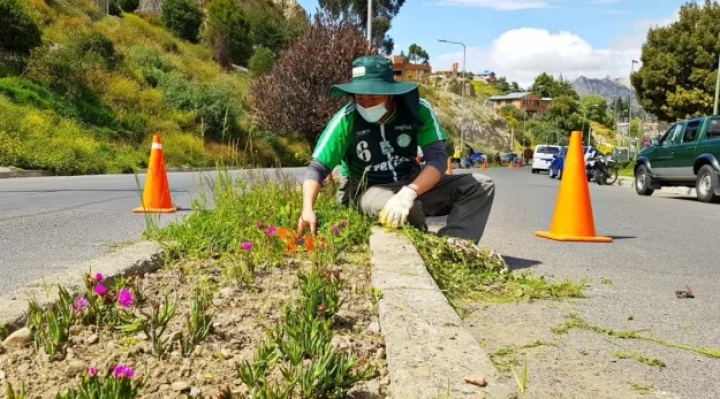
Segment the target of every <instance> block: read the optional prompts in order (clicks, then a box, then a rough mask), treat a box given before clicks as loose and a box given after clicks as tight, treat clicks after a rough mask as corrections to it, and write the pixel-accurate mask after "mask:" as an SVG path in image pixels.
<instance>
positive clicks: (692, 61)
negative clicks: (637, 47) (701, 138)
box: [630, 0, 720, 122]
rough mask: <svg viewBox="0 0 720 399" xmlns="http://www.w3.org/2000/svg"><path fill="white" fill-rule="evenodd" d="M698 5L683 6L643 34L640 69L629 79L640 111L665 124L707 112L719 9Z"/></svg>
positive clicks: (718, 43)
mask: <svg viewBox="0 0 720 399" xmlns="http://www.w3.org/2000/svg"><path fill="white" fill-rule="evenodd" d="M700 3H701V4H702V5H701V4H697V3H695V2H688V3H685V4H684V5H683V6H681V7H680V14H679V20H678V21H677V22H675V23H672V24H670V25H668V26H665V27H655V28H651V29H650V30H649V31H648V34H647V41H646V42H645V44H643V47H642V55H641V57H640V60H641V61H642V66H641V67H640V69H638V70H637V71H636V72H635V73H633V74H632V76H631V77H630V81H631V83H632V86H633V87H634V88H635V91H636V93H637V96H638V98H639V100H640V104H641V105H642V107H643V108H644V109H645V110H646V111H649V112H650V113H652V114H654V115H656V116H657V117H658V119H659V120H662V121H667V122H671V121H675V120H677V119H685V118H690V117H693V116H699V115H709V114H711V113H712V111H713V99H714V91H715V78H716V73H717V66H716V64H717V57H718V54H719V53H720V40H718V37H719V35H720V24H718V23H717V21H718V20H720V4H718V2H717V1H713V0H705V1H704V2H700Z"/></svg>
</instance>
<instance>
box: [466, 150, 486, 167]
mask: <svg viewBox="0 0 720 399" xmlns="http://www.w3.org/2000/svg"><path fill="white" fill-rule="evenodd" d="M485 159H487V157H486V156H485V153H484V152H474V153H473V154H472V155H470V162H472V166H477V165H482V164H483V163H484V162H485Z"/></svg>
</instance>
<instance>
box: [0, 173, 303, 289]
mask: <svg viewBox="0 0 720 399" xmlns="http://www.w3.org/2000/svg"><path fill="white" fill-rule="evenodd" d="M304 170H305V169H304V168H294V169H284V171H285V172H287V173H289V174H291V175H296V176H301V175H302V174H304ZM231 173H233V174H234V175H236V174H237V173H240V172H231ZM265 173H267V174H270V173H273V172H271V171H265ZM202 176H204V177H205V178H202ZM215 176H216V174H213V173H208V172H204V173H187V172H185V173H170V174H169V181H170V187H171V190H172V192H173V195H174V202H175V205H177V206H180V207H182V208H186V209H187V208H189V207H190V206H191V203H192V202H191V201H192V200H193V199H198V198H199V194H201V193H202V192H203V191H206V184H204V183H207V179H206V178H211V179H212V178H214V177H215ZM144 183H145V176H144V175H142V176H140V186H139V187H141V189H140V190H139V189H138V182H137V181H136V180H135V176H134V175H109V176H77V177H35V178H14V179H0V293H6V292H7V291H9V290H14V289H17V288H19V287H21V286H22V285H23V284H25V283H27V282H29V281H32V280H34V279H38V278H42V277H44V276H47V275H49V274H52V273H57V272H60V271H63V270H65V269H68V268H70V267H73V266H77V265H78V264H80V263H81V262H84V261H88V260H91V259H93V258H96V257H98V256H101V255H102V254H104V253H106V252H107V251H109V250H111V249H112V248H113V247H114V246H116V245H123V244H126V243H128V242H134V241H137V240H139V239H140V238H141V236H142V233H143V231H144V230H145V226H146V217H145V215H142V214H133V213H132V210H133V208H135V207H137V206H139V205H140V196H141V193H142V187H144ZM184 214H185V212H178V213H175V214H170V215H163V216H160V223H161V224H163V225H165V224H167V223H168V222H169V221H172V220H175V219H176V218H178V217H182V215H184Z"/></svg>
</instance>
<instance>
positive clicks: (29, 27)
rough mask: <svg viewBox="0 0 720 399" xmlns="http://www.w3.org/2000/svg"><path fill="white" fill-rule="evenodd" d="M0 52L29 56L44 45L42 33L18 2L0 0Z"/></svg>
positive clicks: (14, 0) (28, 12) (16, 0)
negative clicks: (36, 48) (34, 49)
mask: <svg viewBox="0 0 720 399" xmlns="http://www.w3.org/2000/svg"><path fill="white" fill-rule="evenodd" d="M0 26H2V29H0V50H4V51H6V52H9V53H13V54H19V55H27V54H30V50H32V49H33V48H35V47H37V46H39V45H40V44H41V43H42V32H41V30H40V26H38V24H37V22H36V21H35V19H34V18H33V17H32V15H30V11H29V10H28V9H27V8H26V7H25V6H24V5H22V4H21V2H20V1H18V0H0Z"/></svg>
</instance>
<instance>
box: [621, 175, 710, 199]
mask: <svg viewBox="0 0 720 399" xmlns="http://www.w3.org/2000/svg"><path fill="white" fill-rule="evenodd" d="M617 184H618V186H623V187H628V188H633V185H634V184H635V179H634V178H632V177H625V176H620V177H619V178H618V181H617ZM658 192H663V193H669V194H681V195H692V196H695V195H696V192H695V189H694V188H692V187H663V188H662V189H660V190H658Z"/></svg>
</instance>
